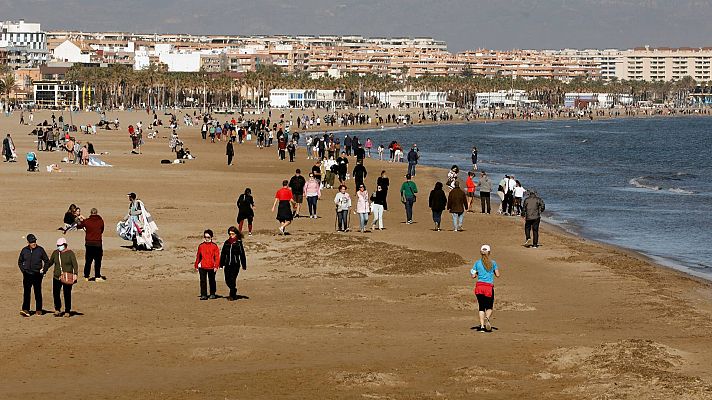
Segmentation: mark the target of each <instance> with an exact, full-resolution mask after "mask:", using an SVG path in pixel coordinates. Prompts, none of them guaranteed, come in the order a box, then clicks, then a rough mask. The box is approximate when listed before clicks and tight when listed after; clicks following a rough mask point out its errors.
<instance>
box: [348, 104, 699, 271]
mask: <svg viewBox="0 0 712 400" xmlns="http://www.w3.org/2000/svg"><path fill="white" fill-rule="evenodd" d="M344 134H345V133H340V134H339V136H340V137H342V141H343V135H344ZM350 134H352V135H357V136H358V137H359V139H361V142H362V143H363V142H365V140H366V138H367V137H370V138H372V140H373V141H374V151H373V152H374V153H375V147H377V146H378V145H379V144H383V145H384V147H387V146H388V144H389V143H390V142H391V141H392V140H396V141H398V142H399V143H401V144H402V145H403V147H404V153H406V154H407V152H408V150H409V149H410V146H411V145H412V144H413V143H416V144H417V145H418V148H419V149H420V154H421V158H420V163H421V164H425V165H432V166H437V167H443V168H450V167H451V166H452V165H457V166H458V167H459V168H460V170H461V171H462V172H461V176H460V178H461V179H462V180H464V179H465V178H466V177H467V175H466V174H467V171H468V170H470V168H471V162H470V152H471V149H472V146H473V145H474V146H477V148H478V150H479V163H478V166H479V169H480V170H486V171H487V173H488V174H489V176H490V178H491V179H492V181H493V189H492V190H493V192H494V191H496V188H497V184H498V182H499V181H500V179H501V178H502V177H503V176H504V175H505V174H511V175H514V176H515V177H516V179H518V180H519V181H520V182H521V183H522V186H523V187H524V188H534V189H536V190H537V192H538V193H539V195H540V196H541V197H542V198H543V199H544V201H545V202H546V209H547V212H546V213H545V219H546V220H548V221H550V222H554V223H557V224H560V225H562V226H563V227H565V228H566V229H568V230H570V231H572V232H575V233H577V234H580V235H583V236H584V237H587V238H591V239H594V240H599V241H603V242H607V243H611V244H615V245H620V246H623V247H626V248H630V249H633V250H637V251H639V252H641V253H643V254H645V255H648V256H650V257H652V258H654V259H656V260H657V261H658V262H661V263H663V264H667V265H669V266H672V267H677V268H681V269H684V270H686V271H687V272H689V273H692V274H694V275H698V276H703V277H706V278H708V279H712V178H711V175H712V158H711V154H710V153H711V152H712V119H710V118H704V117H677V118H641V119H613V120H594V121H588V120H581V121H575V120H564V121H562V120H558V121H540V122H523V121H520V122H515V121H490V122H487V123H474V124H460V125H438V126H407V127H402V128H395V129H382V130H377V131H353V132H352V133H350ZM385 153H386V156H387V153H388V150H386V151H385ZM403 171H404V173H405V171H406V166H405V165H404V166H403ZM369 172H370V174H372V175H373V176H375V175H376V174H377V173H378V172H379V171H369ZM394 178H395V179H397V178H396V177H391V179H394ZM445 180H446V176H445V173H444V174H443V177H442V181H443V182H445ZM416 182H417V178H416ZM430 189H431V188H420V190H421V193H427V192H428V191H429V190H430ZM492 197H493V198H495V199H496V198H497V196H496V195H495V193H493V196H492ZM476 204H477V203H476ZM477 206H478V207H479V205H478V204H477ZM475 229H476V228H475ZM543 244H544V246H545V245H546V243H545V239H544V243H543Z"/></svg>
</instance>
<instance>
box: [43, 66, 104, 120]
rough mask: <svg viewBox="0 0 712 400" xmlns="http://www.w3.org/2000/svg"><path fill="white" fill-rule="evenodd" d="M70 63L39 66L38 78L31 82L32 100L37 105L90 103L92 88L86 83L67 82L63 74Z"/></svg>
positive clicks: (73, 105)
mask: <svg viewBox="0 0 712 400" xmlns="http://www.w3.org/2000/svg"><path fill="white" fill-rule="evenodd" d="M71 66H72V63H50V64H47V65H42V66H40V68H39V71H40V79H38V80H35V81H33V82H32V87H33V90H32V91H33V96H32V98H33V101H34V102H35V104H36V105H37V106H38V107H42V108H53V109H65V108H68V107H74V108H83V107H84V106H85V105H87V104H91V102H92V99H93V95H94V90H93V89H92V88H91V87H88V86H86V85H82V86H80V85H77V84H74V83H70V82H67V81H66V80H65V76H66V74H67V72H68V71H69V69H70V68H71Z"/></svg>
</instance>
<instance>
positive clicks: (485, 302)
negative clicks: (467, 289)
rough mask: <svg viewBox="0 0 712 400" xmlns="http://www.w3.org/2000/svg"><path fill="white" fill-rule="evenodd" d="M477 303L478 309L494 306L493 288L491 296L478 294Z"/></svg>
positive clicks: (483, 309)
mask: <svg viewBox="0 0 712 400" xmlns="http://www.w3.org/2000/svg"><path fill="white" fill-rule="evenodd" d="M476 296H477V305H478V306H479V307H480V311H485V310H491V309H492V307H493V306H494V289H492V297H487V296H485V295H483V294H478V295H476Z"/></svg>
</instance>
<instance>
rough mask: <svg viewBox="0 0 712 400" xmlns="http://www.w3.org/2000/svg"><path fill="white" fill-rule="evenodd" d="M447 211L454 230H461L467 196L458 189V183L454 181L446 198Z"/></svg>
mask: <svg viewBox="0 0 712 400" xmlns="http://www.w3.org/2000/svg"><path fill="white" fill-rule="evenodd" d="M447 210H448V211H450V214H452V225H453V228H454V230H455V232H457V231H461V230H462V223H463V219H464V217H465V211H467V194H465V191H464V190H462V189H460V181H455V187H454V188H453V189H452V190H451V191H450V194H449V195H448V196H447Z"/></svg>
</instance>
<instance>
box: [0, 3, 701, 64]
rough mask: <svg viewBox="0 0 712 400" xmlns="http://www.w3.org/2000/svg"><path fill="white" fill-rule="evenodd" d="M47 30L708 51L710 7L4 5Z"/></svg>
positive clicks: (13, 15) (5, 15)
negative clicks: (329, 36)
mask: <svg viewBox="0 0 712 400" xmlns="http://www.w3.org/2000/svg"><path fill="white" fill-rule="evenodd" d="M21 18H22V19H24V20H25V21H27V22H40V23H41V24H42V28H43V29H44V30H82V31H126V32H142V33H192V34H235V35H270V34H303V35H319V34H322V35H326V34H354V35H362V36H366V37H373V36H385V37H394V36H397V37H404V36H405V37H415V36H418V37H421V36H425V37H434V38H436V39H439V40H444V41H446V42H447V44H448V50H450V51H453V52H457V51H462V50H467V49H478V48H487V49H498V50H510V49H563V48H577V49H584V48H599V49H603V48H621V49H627V48H632V47H638V46H644V45H651V46H657V47H660V46H669V47H681V46H689V47H707V46H709V47H712V23H710V20H712V0H388V1H386V0H292V1H288V0H248V1H245V0H200V1H195V0H190V1H189V0H0V20H17V19H21Z"/></svg>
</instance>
